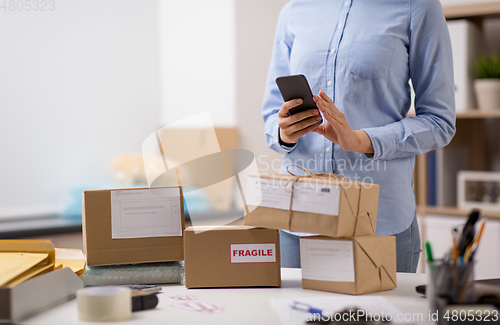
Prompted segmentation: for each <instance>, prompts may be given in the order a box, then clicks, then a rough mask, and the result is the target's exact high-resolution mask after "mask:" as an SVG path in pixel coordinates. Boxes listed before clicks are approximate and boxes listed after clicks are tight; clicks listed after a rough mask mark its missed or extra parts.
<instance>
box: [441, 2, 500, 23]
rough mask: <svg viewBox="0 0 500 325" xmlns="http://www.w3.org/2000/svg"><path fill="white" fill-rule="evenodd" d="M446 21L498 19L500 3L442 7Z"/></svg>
mask: <svg viewBox="0 0 500 325" xmlns="http://www.w3.org/2000/svg"><path fill="white" fill-rule="evenodd" d="M443 11H444V16H445V17H446V19H460V18H479V19H481V18H492V17H500V1H498V2H484V3H474V4H464V5H457V6H444V7H443Z"/></svg>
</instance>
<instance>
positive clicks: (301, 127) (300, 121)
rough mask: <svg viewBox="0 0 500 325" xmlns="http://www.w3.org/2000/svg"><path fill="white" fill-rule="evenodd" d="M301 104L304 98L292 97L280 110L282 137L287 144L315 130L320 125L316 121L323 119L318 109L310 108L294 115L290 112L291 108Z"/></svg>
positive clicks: (279, 122)
mask: <svg viewBox="0 0 500 325" xmlns="http://www.w3.org/2000/svg"><path fill="white" fill-rule="evenodd" d="M300 104H302V99H292V100H289V101H287V102H284V103H283V105H281V108H280V110H279V111H278V118H279V120H278V126H279V134H280V139H281V141H282V142H283V143H284V144H285V145H293V144H295V143H296V142H297V141H298V140H299V138H300V137H301V136H303V135H305V134H307V133H309V132H313V131H314V130H316V128H317V127H319V125H315V123H318V122H319V121H321V116H320V115H319V111H318V110H317V109H308V110H307V111H304V112H300V113H297V114H294V115H289V114H288V111H289V110H290V109H291V108H294V107H296V106H299V105H300Z"/></svg>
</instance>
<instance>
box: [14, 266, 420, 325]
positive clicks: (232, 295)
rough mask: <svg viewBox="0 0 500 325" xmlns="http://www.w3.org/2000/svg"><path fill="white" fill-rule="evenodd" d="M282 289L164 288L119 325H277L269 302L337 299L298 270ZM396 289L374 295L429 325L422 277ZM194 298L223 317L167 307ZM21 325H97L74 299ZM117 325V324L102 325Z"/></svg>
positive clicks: (408, 278) (286, 276)
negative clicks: (309, 284) (152, 304)
mask: <svg viewBox="0 0 500 325" xmlns="http://www.w3.org/2000/svg"><path fill="white" fill-rule="evenodd" d="M281 276H282V287H281V288H246V289H242V288H228V289H189V290H188V289H186V287H184V286H183V285H168V286H165V287H163V293H162V294H160V295H159V304H158V306H157V307H156V308H155V309H153V310H148V311H142V312H135V313H133V318H132V320H130V321H127V322H123V323H120V324H130V325H132V324H148V325H150V324H165V325H166V324H176V325H177V324H235V325H241V324H259V325H260V324H280V320H279V317H278V314H277V313H276V311H275V310H274V308H273V307H272V305H271V303H270V299H271V298H300V297H319V296H331V295H337V294H334V293H330V292H323V291H316V290H308V289H302V285H301V271H300V269H285V268H283V269H281ZM397 281H398V287H397V288H396V289H394V290H390V291H384V292H379V293H375V294H372V295H379V296H383V297H385V298H386V299H387V300H388V301H389V302H390V303H392V304H393V305H395V306H396V307H397V308H399V309H400V310H401V311H402V312H403V313H412V314H413V313H422V314H423V315H424V317H425V318H424V321H423V322H415V323H416V324H419V325H420V324H430V323H429V322H428V321H427V319H428V313H429V308H428V304H427V300H425V299H424V298H422V297H421V296H420V295H419V294H417V293H416V292H415V286H417V285H419V284H425V283H426V276H425V274H405V273H398V275H397ZM177 294H196V295H197V296H198V297H199V301H206V302H210V303H212V304H214V305H216V306H219V307H223V308H224V313H222V314H210V315H203V314H199V313H196V312H192V311H187V310H181V309H178V308H173V307H170V306H169V305H170V304H173V303H175V302H177V301H175V300H172V299H170V298H169V296H173V295H177ZM22 324H87V325H89V324H96V323H87V322H81V321H79V320H78V315H77V304H76V300H75V299H73V300H71V301H69V302H66V303H64V304H62V305H59V306H57V307H55V308H53V309H50V310H48V311H46V312H44V313H41V314H39V315H36V316H34V317H32V318H29V319H27V320H26V321H24V322H23V323H22ZM105 324H108V325H109V324H117V323H105Z"/></svg>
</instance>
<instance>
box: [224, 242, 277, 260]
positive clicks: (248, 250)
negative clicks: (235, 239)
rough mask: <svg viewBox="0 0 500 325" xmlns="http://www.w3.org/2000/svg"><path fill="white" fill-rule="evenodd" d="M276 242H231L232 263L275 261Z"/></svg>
mask: <svg viewBox="0 0 500 325" xmlns="http://www.w3.org/2000/svg"><path fill="white" fill-rule="evenodd" d="M275 262H276V244H275V243H266V244H231V263H275Z"/></svg>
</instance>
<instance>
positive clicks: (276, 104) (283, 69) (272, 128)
mask: <svg viewBox="0 0 500 325" xmlns="http://www.w3.org/2000/svg"><path fill="white" fill-rule="evenodd" d="M291 10H292V3H291V2H289V3H288V4H286V5H285V6H284V7H283V9H282V10H281V13H280V16H279V18H278V24H277V27H276V34H275V36H274V46H273V54H272V56H271V64H270V67H269V71H268V74H267V81H266V91H265V94H264V102H263V104H262V116H263V117H264V122H265V133H266V142H267V146H268V147H269V148H271V149H273V150H274V151H277V152H279V153H287V152H290V151H292V150H293V149H295V147H296V146H297V144H295V146H293V147H287V146H284V145H281V144H280V142H279V134H278V111H279V109H280V107H281V105H282V104H283V97H282V96H281V93H280V91H279V89H278V86H277V85H276V78H277V77H280V76H288V75H290V51H291V46H292V43H293V38H292V36H291V35H290V34H289V33H287V26H286V25H287V22H288V18H289V16H290V13H291Z"/></svg>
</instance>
